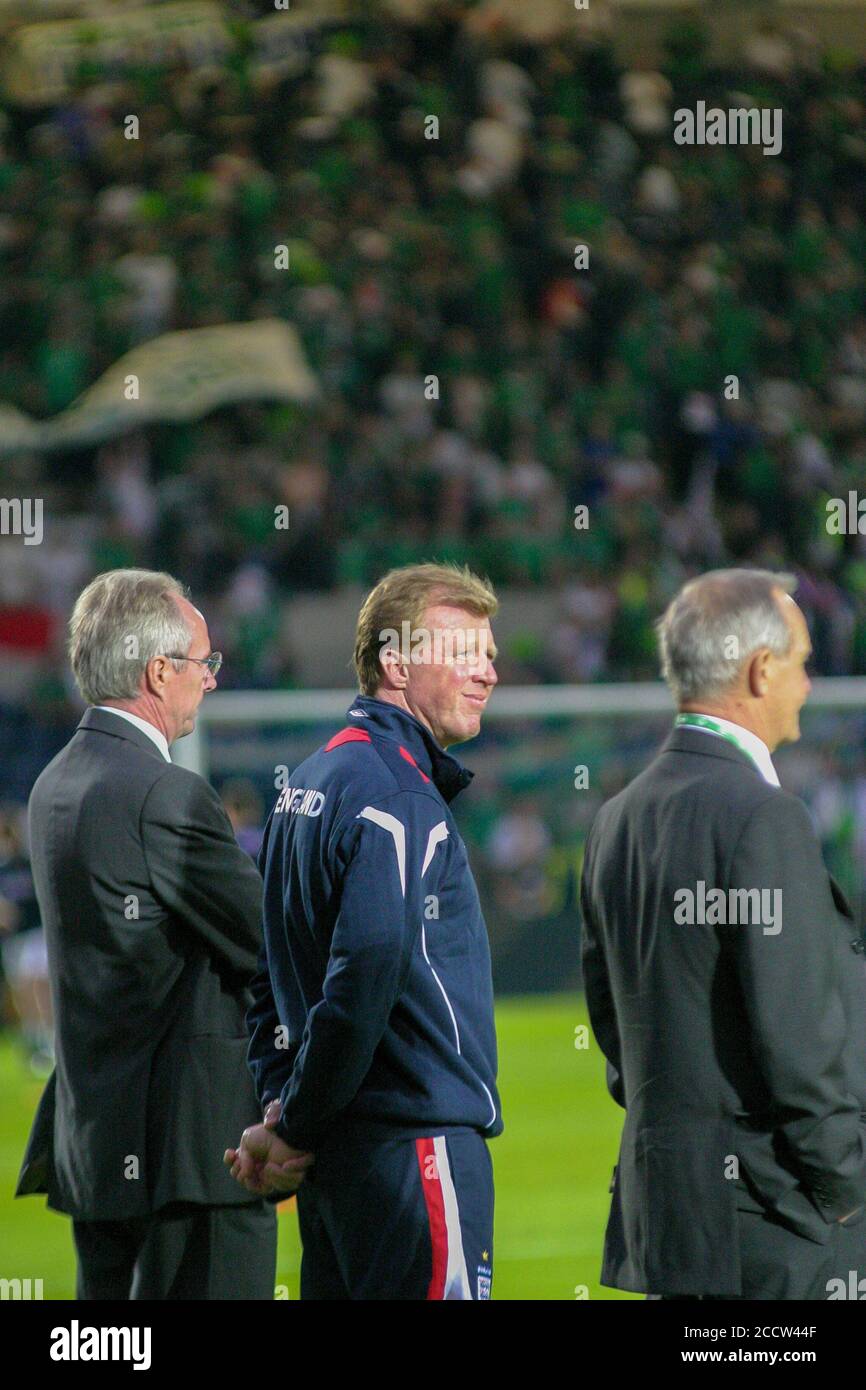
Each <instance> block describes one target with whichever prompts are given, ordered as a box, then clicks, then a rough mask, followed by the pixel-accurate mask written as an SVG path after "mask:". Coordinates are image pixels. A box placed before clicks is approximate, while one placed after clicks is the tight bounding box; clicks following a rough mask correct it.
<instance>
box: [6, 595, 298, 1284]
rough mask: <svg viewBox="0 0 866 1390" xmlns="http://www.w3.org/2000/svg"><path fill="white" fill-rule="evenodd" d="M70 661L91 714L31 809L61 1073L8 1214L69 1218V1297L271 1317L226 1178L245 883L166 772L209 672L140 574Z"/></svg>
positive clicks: (191, 627) (200, 798)
mask: <svg viewBox="0 0 866 1390" xmlns="http://www.w3.org/2000/svg"><path fill="white" fill-rule="evenodd" d="M70 658H71V663H72V669H73V673H74V675H75V678H76V681H77V683H78V685H79V688H80V690H81V693H82V695H83V696H84V698H85V700H86V701H87V702H88V704H89V706H90V708H89V709H88V710H87V711H86V713H85V714H84V717H83V719H82V720H81V723H80V724H79V726H78V729H77V730H76V732H75V734H74V735H73V737H72V739H71V740H70V742H69V743H68V744H67V745H66V747H65V748H64V749H63V750H62V751H61V752H60V753H59V754H58V755H57V757H56V758H55V759H54V760H53V762H51V763H50V764H49V766H48V767H47V768H46V769H45V770H44V772H43V773H42V774H41V776H40V777H39V778H38V780H37V782H36V785H35V786H34V788H33V792H32V795H31V798H30V837H31V845H32V858H33V873H34V880H35V884H36V892H37V896H38V899H39V906H40V909H41V913H42V920H43V922H44V924H45V930H46V935H47V943H48V959H49V972H50V980H51V990H52V997H53V1002H54V1015H55V1020H56V1028H57V1036H56V1055H57V1066H56V1070H55V1073H54V1075H53V1076H52V1077H51V1080H50V1081H49V1084H48V1086H47V1087H46V1091H45V1094H44V1096H43V1099H42V1102H41V1104H40V1108H39V1112H38V1114H37V1117H36V1122H35V1124H34V1128H33V1133H32V1134H31V1139H30V1145H29V1148H28V1152H27V1155H26V1156H25V1161H24V1165H23V1168H22V1173H21V1177H20V1179H19V1186H18V1195H23V1194H25V1193H28V1192H47V1194H48V1203H49V1205H50V1206H52V1207H54V1208H55V1209H56V1210H58V1211H63V1212H67V1213H68V1214H69V1215H70V1216H71V1217H72V1219H73V1231H74V1236H75V1244H76V1250H77V1254H78V1297H79V1298H83V1299H107V1298H112V1299H130V1298H131V1299H167V1298H172V1299H184V1298H219V1299H232V1298H247V1299H248V1298H255V1299H266V1298H273V1288H274V1272H275V1262H276V1228H275V1220H274V1213H273V1209H272V1208H270V1207H268V1206H267V1205H266V1204H265V1203H264V1202H262V1201H261V1200H255V1199H252V1200H251V1198H250V1195H249V1194H248V1193H246V1192H244V1191H243V1190H242V1189H241V1188H239V1187H238V1185H237V1184H236V1183H234V1182H232V1180H231V1178H230V1176H229V1175H228V1173H227V1172H226V1170H225V1168H224V1167H223V1164H222V1156H223V1152H224V1150H225V1146H226V1143H227V1142H228V1140H230V1139H231V1138H232V1137H233V1136H235V1135H236V1134H237V1133H238V1131H239V1129H243V1128H244V1127H245V1126H247V1125H249V1124H253V1123H255V1122H256V1121H257V1120H258V1119H259V1118H260V1114H259V1108H258V1105H257V1102H256V1097H255V1093H254V1091H253V1087H252V1083H251V1081H250V1077H249V1073H248V1071H247V1068H246V1063H245V1053H246V1030H245V1026H244V1012H245V1009H246V1006H247V1004H248V1002H249V995H248V989H247V987H248V984H249V981H250V979H251V977H252V976H253V974H254V972H255V969H256V960H257V952H258V948H259V945H260V938H261V879H260V877H259V874H258V872H257V870H256V868H255V866H254V864H253V863H252V860H251V859H250V858H249V857H248V856H247V855H246V854H245V853H244V852H243V851H242V850H241V849H240V847H239V846H238V844H237V843H236V841H235V839H234V836H233V835H232V831H231V827H230V825H229V822H228V818H227V816H226V814H225V812H224V810H223V808H222V805H221V803H220V800H219V797H218V796H217V794H216V792H215V791H214V790H213V788H212V787H210V786H209V785H208V783H207V782H205V781H204V779H203V778H201V777H198V776H196V775H195V774H194V773H192V772H189V771H187V770H186V769H184V768H181V767H178V766H175V765H174V764H173V763H172V762H171V760H170V756H169V746H170V744H171V743H172V742H173V741H174V740H175V739H177V738H180V737H182V736H183V735H184V734H188V733H190V732H191V730H192V729H193V727H194V725H195V719H196V714H197V711H198V708H199V705H200V704H201V701H202V698H203V697H204V695H205V694H206V693H207V692H208V691H209V690H212V689H213V687H214V685H215V684H216V681H215V677H216V672H217V670H218V669H219V665H220V660H221V658H220V656H219V654H218V653H214V652H211V649H210V640H209V636H208V630H207V624H206V623H205V620H204V618H203V616H202V614H201V613H200V612H199V611H198V609H197V608H195V607H194V606H193V605H192V604H191V603H190V602H189V599H188V598H187V596H186V594H185V591H184V589H183V587H182V586H181V585H180V584H179V583H178V581H177V580H175V579H172V578H171V576H170V575H166V574H160V573H154V572H151V571H146V570H114V571H111V572H109V573H106V574H102V575H99V576H98V577H97V578H96V579H94V580H93V581H92V583H90V584H89V585H88V586H87V588H86V589H85V590H84V592H83V593H82V594H81V595H80V597H79V599H78V601H77V603H76V605H75V609H74V611H73V614H72V619H71V621H70Z"/></svg>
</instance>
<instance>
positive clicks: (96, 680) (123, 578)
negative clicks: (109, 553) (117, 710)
mask: <svg viewBox="0 0 866 1390" xmlns="http://www.w3.org/2000/svg"><path fill="white" fill-rule="evenodd" d="M186 597H187V590H186V589H185V587H184V585H183V584H181V583H180V581H179V580H178V579H173V578H172V576H171V575H170V574H163V573H162V572H161V571H159V570H133V569H127V570H107V571H106V572H105V573H104V574H98V575H97V576H96V578H95V579H92V580H91V582H90V583H89V584H88V585H87V588H86V589H84V590H83V591H82V592H81V593H80V594H79V596H78V599H77V601H76V604H75V607H74V608H73V610H72V617H71V618H70V620H69V660H70V662H71V665H72V673H73V675H74V676H75V680H76V684H77V685H78V689H79V690H80V691H81V693H82V695H83V696H84V698H85V700H86V701H87V703H88V704H89V705H99V704H102V702H103V701H104V700H132V699H134V698H135V696H136V695H137V694H138V693H139V687H140V685H141V678H142V675H143V674H144V671H145V668H146V666H147V663H148V662H149V661H150V660H151V659H152V658H153V657H155V656H168V655H169V653H186V652H188V651H189V647H190V643H191V642H192V632H191V631H190V629H189V626H188V625H187V622H186V620H185V618H184V616H183V614H182V612H181V610H180V608H179V607H178V604H177V602H176V600H177V599H178V598H186ZM175 667H176V669H180V668H179V663H177V662H175Z"/></svg>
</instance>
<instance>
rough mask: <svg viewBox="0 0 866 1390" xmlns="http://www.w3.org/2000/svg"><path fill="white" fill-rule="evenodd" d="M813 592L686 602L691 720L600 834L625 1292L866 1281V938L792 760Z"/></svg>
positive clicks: (765, 588)
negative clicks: (781, 774)
mask: <svg viewBox="0 0 866 1390" xmlns="http://www.w3.org/2000/svg"><path fill="white" fill-rule="evenodd" d="M792 587H793V586H792V582H791V581H790V579H789V577H788V576H784V575H772V574H769V573H767V572H765V571H760V570H727V571H716V572H714V573H712V574H707V575H704V576H703V577H702V578H700V579H696V580H693V581H692V582H691V583H690V584H687V585H686V586H685V588H684V589H683V590H682V591H681V593H680V594H679V595H678V596H677V597H676V598H675V600H674V601H673V603H672V604H671V605H670V607H669V609H668V611H667V612H666V614H665V616H664V618H663V619H662V621H661V623H660V625H659V635H660V644H661V650H662V665H663V670H664V674H665V676H666V678H667V680H668V683H669V685H670V686H671V689H672V691H673V694H674V697H675V699H676V702H677V704H678V707H679V711H680V713H679V715H678V717H677V720H676V725H675V727H674V730H673V732H672V734H671V735H670V737H669V738H668V740H667V742H666V743H665V744H664V746H663V748H662V749H661V752H660V753H659V755H658V757H657V758H656V759H655V761H654V762H653V763H652V764H651V765H650V766H649V767H648V768H647V769H646V771H644V772H643V773H641V775H640V776H639V777H637V778H636V779H635V781H634V782H632V783H631V785H630V786H628V787H627V788H626V789H625V790H624V791H622V792H620V793H619V795H618V796H615V797H613V799H612V800H611V801H609V802H607V803H606V805H604V806H603V807H602V809H601V811H600V812H599V814H598V816H597V817H596V819H595V822H594V824H593V826H592V829H591V831H590V835H589V838H588V841H587V846H586V855H585V861H584V870H583V879H582V886H581V902H582V912H583V967H584V980H585V987H586V997H587V1003H588V1007H589V1013H590V1019H591V1022H592V1027H593V1030H594V1032H595V1035H596V1038H597V1040H598V1042H599V1045H600V1046H601V1049H602V1051H603V1052H604V1054H605V1057H606V1059H607V1074H608V1086H609V1089H610V1091H611V1094H612V1096H613V1098H614V1099H615V1100H616V1101H617V1102H618V1103H619V1104H620V1105H622V1106H623V1107H624V1108H625V1125H624V1128H623V1134H622V1142H621V1147H620V1155H619V1161H618V1164H617V1167H616V1169H615V1175H614V1181H613V1184H612V1189H611V1190H612V1193H613V1200H612V1204H611V1212H610V1219H609V1222H608V1228H607V1235H606V1238H605V1249H604V1264H603V1271H602V1282H603V1283H605V1284H609V1285H612V1286H613V1287H615V1288H621V1289H630V1290H633V1291H637V1292H644V1293H648V1294H650V1295H652V1296H656V1297H658V1296H661V1297H674V1298H676V1297H717V1298H719V1297H720V1298H747V1299H762V1298H784V1299H795V1298H808V1299H824V1298H827V1297H829V1296H832V1295H833V1290H834V1289H835V1288H837V1287H838V1285H836V1284H834V1283H833V1281H834V1280H838V1279H840V1278H841V1279H845V1280H847V1277H848V1274H849V1271H851V1270H858V1271H859V1274H864V1273H866V1235H864V1232H866V1224H864V1222H863V1216H864V1201H866V1142H864V1140H866V1131H864V1125H863V1114H864V1112H866V976H864V958H863V941H862V939H861V935H860V932H859V930H858V928H857V927H855V925H854V922H853V920H852V917H851V913H850V909H849V908H848V906H847V903H846V902H845V900H844V898H843V896H842V894H841V892H840V890H839V889H838V888H837V886H836V885H835V884H834V883H833V882H832V881H831V880H830V879H829V877H828V875H827V872H826V869H825V867H824V864H823V861H822V858H821V853H820V849H819V846H818V843H817V841H816V838H815V834H814V831H813V829H812V826H811V823H810V820H809V816H808V814H807V812H806V809H805V807H804V806H803V804H802V803H801V802H800V801H799V800H798V799H797V798H796V797H794V796H791V795H790V794H788V793H787V792H784V791H782V790H781V788H780V787H779V785H778V778H777V776H776V773H775V770H774V768H773V764H772V760H771V757H770V755H771V753H772V752H773V750H774V749H775V748H776V747H777V745H778V744H780V743H782V742H783V741H790V740H793V739H797V738H799V711H800V709H801V707H802V705H803V703H804V701H805V699H806V696H807V694H808V691H809V680H808V677H807V675H806V672H805V663H806V660H807V658H808V656H809V653H810V650H811V647H810V642H809V634H808V630H807V627H806V623H805V620H804V619H803V615H802V613H801V612H800V610H799V608H798V607H797V605H796V604H795V603H794V601H793V599H792V598H791V597H790V590H791V588H792ZM837 1296H838V1295H837Z"/></svg>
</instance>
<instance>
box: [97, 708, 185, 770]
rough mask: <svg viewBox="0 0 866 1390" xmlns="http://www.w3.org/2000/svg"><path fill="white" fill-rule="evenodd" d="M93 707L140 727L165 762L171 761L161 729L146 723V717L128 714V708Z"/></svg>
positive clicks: (137, 727)
mask: <svg viewBox="0 0 866 1390" xmlns="http://www.w3.org/2000/svg"><path fill="white" fill-rule="evenodd" d="M92 708H93V709H103V710H105V711H106V713H108V714H118V715H119V716H120V718H121V719H128V720H129V722H130V724H134V725H135V727H136V729H141V732H142V733H143V734H147V736H148V738H152V739H153V741H154V743H155V744H156V746H157V748H158V749H159V751H160V753H161V754H162V756H163V757H164V758H165V761H166V762H167V763H170V762H171V754H170V753H169V751H168V741H167V739H166V737H165V734H164V733H163V732H162V730H161V729H158V728H157V727H156V725H155V724H148V722H147V720H146V719H140V718H139V717H138V715H137V714H130V712H129V710H128V709H115V708H114V706H113V705H93V706H92Z"/></svg>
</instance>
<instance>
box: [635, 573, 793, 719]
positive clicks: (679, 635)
mask: <svg viewBox="0 0 866 1390" xmlns="http://www.w3.org/2000/svg"><path fill="white" fill-rule="evenodd" d="M796 587H797V581H796V579H795V578H794V576H793V575H791V574H773V573H772V572H771V571H770V570H752V569H730V570H711V571H710V572H709V573H708V574H702V575H700V577H699V578H697V579H692V580H690V581H689V583H688V584H686V585H684V586H683V588H682V589H681V590H680V592H679V593H678V594H677V596H676V598H674V599H673V601H672V602H671V603H670V604H669V605H668V608H667V610H666V611H665V613H664V616H663V617H662V618H660V619H659V621H658V623H657V624H656V632H657V633H658V639H659V648H660V652H661V668H662V675H663V676H664V678H665V680H666V681H667V683H668V685H669V686H670V689H671V691H672V693H673V696H674V699H675V700H676V702H677V704H678V705H681V704H683V703H685V702H686V701H692V700H701V699H707V698H712V697H714V696H718V695H720V694H723V693H724V692H725V691H726V690H727V689H729V688H730V687H731V686H732V685H733V684H734V683H735V682H736V679H737V676H738V674H739V672H740V669H741V668H742V664H743V662H744V661H745V660H746V659H747V658H748V657H750V656H752V655H753V654H754V653H755V652H756V651H758V650H759V649H760V648H761V647H768V648H769V650H770V651H771V652H773V653H774V654H775V655H776V656H787V654H788V652H789V651H790V650H791V641H792V636H791V630H790V628H789V626H788V624H787V623H786V621H785V617H784V614H783V613H782V611H781V608H780V606H779V603H778V602H777V600H776V598H775V596H774V590H781V591H782V592H783V593H786V594H790V593H793V591H794V589H795V588H796Z"/></svg>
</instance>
